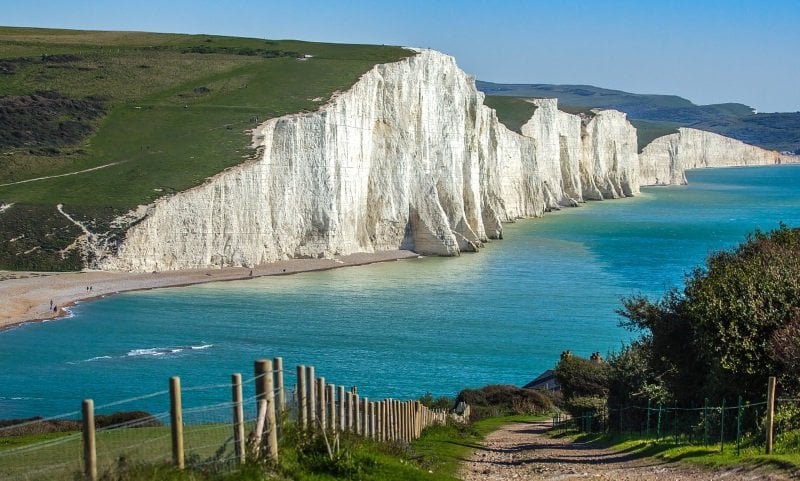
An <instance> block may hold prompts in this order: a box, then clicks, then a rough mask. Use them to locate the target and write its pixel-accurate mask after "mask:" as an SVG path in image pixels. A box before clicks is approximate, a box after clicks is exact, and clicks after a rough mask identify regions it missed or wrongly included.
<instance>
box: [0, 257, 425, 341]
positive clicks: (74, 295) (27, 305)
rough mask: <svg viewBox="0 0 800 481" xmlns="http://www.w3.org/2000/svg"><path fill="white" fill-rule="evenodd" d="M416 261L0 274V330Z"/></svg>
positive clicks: (372, 259) (299, 262) (326, 261)
mask: <svg viewBox="0 0 800 481" xmlns="http://www.w3.org/2000/svg"><path fill="white" fill-rule="evenodd" d="M417 257H420V256H419V254H416V253H414V252H411V251H407V250H393V251H383V252H375V253H357V254H351V255H347V256H341V257H336V258H333V259H289V260H283V261H277V262H273V263H269V264H263V265H260V266H256V267H253V268H252V269H251V268H249V267H223V268H217V269H196V270H183V271H164V272H152V273H141V272H113V271H83V272H69V273H49V272H48V273H40V272H10V271H2V272H0V279H2V280H0V299H2V302H1V303H0V330H2V329H7V328H9V327H13V326H16V325H19V324H22V323H25V322H31V321H43V320H48V319H55V318H59V317H64V316H66V315H67V314H68V311H67V309H68V308H69V307H70V306H72V305H74V304H75V303H76V302H85V301H88V300H92V299H96V298H99V297H105V296H109V295H113V294H117V293H120V292H128V291H137V290H144V289H159V288H165V287H181V286H189V285H194V284H203V283H207V282H221V281H234V280H242V279H252V278H256V277H263V276H277V275H289V274H296V273H299V272H311V271H322V270H328V269H336V268H339V267H350V266H358V265H364V264H373V263H376V262H387V261H394V260H399V259H410V258H417Z"/></svg>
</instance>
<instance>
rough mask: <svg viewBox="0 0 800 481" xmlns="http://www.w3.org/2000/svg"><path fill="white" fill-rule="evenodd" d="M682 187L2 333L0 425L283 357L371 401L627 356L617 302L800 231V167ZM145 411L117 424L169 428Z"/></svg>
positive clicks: (84, 307) (724, 173)
mask: <svg viewBox="0 0 800 481" xmlns="http://www.w3.org/2000/svg"><path fill="white" fill-rule="evenodd" d="M688 177H689V185H688V186H681V187H659V188H647V189H643V192H642V194H641V195H639V196H637V197H635V198H629V199H622V200H616V201H606V202H591V203H587V204H585V205H584V206H582V207H580V208H577V209H565V210H563V211H560V212H557V213H552V214H548V215H546V216H545V217H544V218H542V219H534V220H526V221H521V222H518V223H516V224H512V225H507V226H506V230H505V240H502V241H495V242H492V243H491V244H489V245H488V246H487V247H486V248H485V249H483V250H482V251H481V252H480V253H477V254H466V255H462V256H461V257H459V258H423V259H415V260H407V261H397V262H389V263H383V264H373V265H369V266H362V267H353V268H346V269H337V270H332V271H326V272H317V273H305V274H299V275H293V276H285V277H273V278H261V279H254V280H248V281H238V282H227V283H219V284H207V285H201V286H195V287H187V288H174V289H163V290H157V291H144V292H134V293H126V294H120V295H117V296H113V297H110V298H107V299H103V300H99V301H95V302H90V303H86V304H81V305H78V306H76V307H75V308H74V309H73V314H74V315H73V317H71V318H69V319H62V320H58V321H53V322H46V323H31V324H26V325H23V326H21V327H17V328H14V329H10V330H6V331H2V332H0V419H2V418H19V417H27V416H34V415H43V416H51V415H56V414H59V413H63V412H69V411H75V410H77V409H78V408H79V406H80V402H81V400H82V399H84V398H93V399H94V400H95V403H96V404H107V403H110V402H114V401H117V400H120V399H125V398H130V397H136V396H139V395H143V394H147V393H150V392H154V391H161V390H164V389H166V386H167V381H168V378H169V376H173V375H179V376H181V379H182V383H183V385H184V386H197V385H208V384H224V383H226V382H228V380H229V379H230V374H231V373H234V372H242V373H244V375H245V377H248V376H249V375H250V373H251V372H252V362H253V361H254V360H255V359H258V358H271V357H273V356H282V357H283V358H284V362H285V364H286V367H287V369H288V370H289V374H291V373H293V372H294V366H295V365H296V364H313V365H314V366H316V369H317V373H318V375H323V376H325V377H326V378H327V380H328V382H333V383H336V384H346V385H347V386H351V385H358V387H359V393H361V394H363V395H367V396H369V397H370V398H372V399H375V398H383V397H395V398H409V397H418V396H420V395H422V394H424V393H426V392H431V393H433V394H434V395H455V394H456V393H457V392H458V391H459V390H460V389H462V388H465V387H478V386H482V385H485V384H490V383H510V384H516V385H522V384H525V383H527V382H528V381H530V380H531V379H533V378H534V377H535V376H536V375H538V374H539V373H540V372H542V371H543V370H545V369H548V368H551V367H552V366H553V365H554V363H555V362H556V361H557V359H558V356H559V353H560V352H561V351H563V350H565V349H570V350H572V351H573V352H575V353H577V354H579V355H584V356H588V355H589V354H590V353H591V352H594V351H600V352H601V353H604V354H605V353H607V352H609V351H612V350H618V349H619V348H620V346H621V345H622V343H624V342H625V341H626V340H628V339H630V338H631V336H632V335H633V334H632V333H629V332H627V331H625V330H623V329H621V328H619V327H618V325H617V324H618V321H619V317H618V315H617V314H615V309H617V308H619V306H620V298H622V297H624V296H628V295H631V294H633V293H637V292H642V293H644V294H647V295H651V296H657V295H660V294H661V293H663V292H664V291H665V290H666V289H668V288H670V287H673V286H680V285H681V283H682V279H683V274H684V273H685V272H687V271H688V270H689V269H691V268H692V267H693V266H695V265H698V264H700V263H702V262H703V260H704V258H705V257H706V256H707V255H708V253H709V252H712V251H715V250H719V249H723V248H727V247H730V246H732V245H735V244H737V243H738V242H740V241H742V240H743V239H744V236H745V234H746V233H747V232H750V231H752V230H753V229H756V228H760V229H763V230H768V229H772V228H774V227H776V226H777V225H778V222H779V221H783V222H785V223H786V224H788V225H790V226H800V189H798V185H800V167H797V166H780V167H768V168H740V169H717V170H703V171H694V172H691V173H690V174H689V176H688ZM287 382H288V383H289V384H291V383H293V382H294V379H293V376H291V375H290V376H288V379H287ZM214 392H220V391H214ZM214 396H215V395H212V394H208V395H207V396H206V397H204V396H203V395H198V396H195V397H193V398H192V399H190V400H188V401H187V400H186V399H185V400H184V403H185V404H187V403H188V404H190V405H191V404H196V405H201V404H208V403H210V402H215V401H224V399H215V398H214ZM149 402H150V401H149V400H148V399H143V400H142V401H141V402H138V403H136V405H135V406H129V405H126V407H125V409H126V410H128V409H133V408H136V409H144V410H156V411H162V410H163V406H161V407H159V406H152V405H149V404H148V403H149ZM111 410H113V409H111Z"/></svg>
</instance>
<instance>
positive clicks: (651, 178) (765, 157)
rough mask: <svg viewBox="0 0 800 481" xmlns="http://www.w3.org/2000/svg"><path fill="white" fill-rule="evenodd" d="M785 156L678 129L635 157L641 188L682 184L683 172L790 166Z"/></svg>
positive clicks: (691, 130) (703, 132)
mask: <svg viewBox="0 0 800 481" xmlns="http://www.w3.org/2000/svg"><path fill="white" fill-rule="evenodd" d="M791 161H792V160H791V159H789V158H788V157H787V156H784V155H781V154H779V153H778V152H774V151H771V150H765V149H762V148H759V147H755V146H753V145H748V144H745V143H744V142H741V141H739V140H736V139H732V138H730V137H725V136H722V135H718V134H714V133H711V132H706V131H703V130H697V129H689V128H680V129H678V133H677V134H670V135H665V136H663V137H659V138H657V139H655V140H653V141H652V142H651V143H649V144H648V145H647V146H645V148H644V149H643V150H642V153H641V154H640V155H639V165H640V167H639V175H640V180H641V182H642V184H644V185H669V184H685V183H686V170H688V169H698V168H704V167H739V166H747V165H773V164H780V163H783V162H791Z"/></svg>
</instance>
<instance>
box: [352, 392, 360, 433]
mask: <svg viewBox="0 0 800 481" xmlns="http://www.w3.org/2000/svg"><path fill="white" fill-rule="evenodd" d="M353 407H354V408H355V412H354V413H353V424H354V426H353V429H354V432H355V433H356V434H358V435H360V434H361V407H360V406H359V402H358V394H353Z"/></svg>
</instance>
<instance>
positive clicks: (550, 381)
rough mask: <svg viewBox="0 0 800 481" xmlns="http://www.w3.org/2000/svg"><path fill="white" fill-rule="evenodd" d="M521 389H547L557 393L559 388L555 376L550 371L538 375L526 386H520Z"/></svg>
mask: <svg viewBox="0 0 800 481" xmlns="http://www.w3.org/2000/svg"><path fill="white" fill-rule="evenodd" d="M522 388H523V389H549V390H551V391H558V390H560V389H561V386H560V385H559V384H558V380H557V379H556V374H555V372H553V370H552V369H548V370H547V371H545V372H543V373H541V374H539V376H538V377H537V378H536V379H534V380H533V381H531V382H529V383H528V384H526V385H524V386H522Z"/></svg>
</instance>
